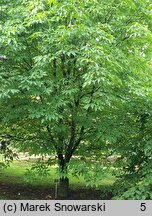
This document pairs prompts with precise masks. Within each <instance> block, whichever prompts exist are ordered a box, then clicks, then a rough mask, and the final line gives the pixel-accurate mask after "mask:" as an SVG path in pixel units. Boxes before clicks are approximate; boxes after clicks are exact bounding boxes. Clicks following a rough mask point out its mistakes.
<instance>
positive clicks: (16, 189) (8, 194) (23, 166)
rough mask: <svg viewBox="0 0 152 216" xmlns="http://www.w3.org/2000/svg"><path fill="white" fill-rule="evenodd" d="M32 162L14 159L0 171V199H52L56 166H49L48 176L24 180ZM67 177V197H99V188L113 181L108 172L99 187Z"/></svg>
mask: <svg viewBox="0 0 152 216" xmlns="http://www.w3.org/2000/svg"><path fill="white" fill-rule="evenodd" d="M33 162H34V159H28V160H18V161H14V162H13V163H12V164H11V166H10V167H8V168H7V169H5V170H1V171H0V199H54V191H55V183H54V181H55V179H57V178H58V174H57V172H56V167H55V166H52V167H50V169H49V175H48V176H45V177H43V178H39V177H34V178H32V179H30V181H26V180H27V179H26V178H25V173H26V172H27V169H29V168H30V167H31V165H32V164H33ZM69 178H70V195H69V199H101V191H100V189H101V190H102V188H103V187H108V186H111V185H112V184H113V183H114V181H115V178H114V177H113V176H112V175H110V174H108V175H107V176H106V177H105V178H104V179H103V180H102V181H101V182H100V187H99V188H96V189H95V188H88V187H86V186H85V181H84V178H83V177H80V178H76V177H73V176H72V175H69ZM105 198H107V197H105Z"/></svg>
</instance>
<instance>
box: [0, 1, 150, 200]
mask: <svg viewBox="0 0 152 216" xmlns="http://www.w3.org/2000/svg"><path fill="white" fill-rule="evenodd" d="M150 7H151V6H150V3H149V1H146V2H145V1H139V0H138V1H133V0H130V1H128V2H127V3H126V1H119V0H118V1H110V2H109V1H108V2H107V1H94V0H91V1H85V2H84V1H79V2H78V1H75V0H72V1H66V2H65V1H62V0H60V1H57V0H43V1H40V0H36V1H32V0H31V1H30V0H19V1H7V4H6V1H1V12H2V16H1V20H0V33H1V39H0V47H1V54H2V56H6V58H7V60H6V61H1V60H0V77H1V79H0V86H1V87H0V107H1V114H0V115H1V116H0V119H1V125H2V126H3V127H9V131H10V132H9V133H10V135H11V136H12V140H13V144H14V145H15V146H16V147H18V148H20V150H23V149H27V148H28V150H29V151H30V152H31V154H32V153H34V154H39V153H41V154H49V155H51V154H53V153H55V154H56V155H57V160H58V164H59V167H60V173H61V178H60V189H61V193H60V195H62V196H66V195H67V188H68V178H67V176H66V173H67V168H68V165H69V162H70V160H71V157H72V156H73V155H74V154H79V155H87V154H90V151H92V152H93V154H94V155H95V156H96V157H99V154H97V153H96V152H97V151H98V152H101V151H102V150H104V151H105V152H107V155H108V154H109V149H111V148H112V152H114V149H115V148H116V144H117V143H118V141H119V140H120V143H121V140H126V141H128V139H125V137H126V133H127V137H130V136H132V133H135V131H136V130H134V129H135V127H136V125H135V124H132V123H133V122H134V121H135V119H136V117H137V116H139V113H136V107H135V104H134V99H135V98H134V97H136V98H137V97H138V98H141V101H142V102H143V100H142V98H143V97H142V94H144V96H146V97H147V95H146V93H147V94H149V90H148V91H146V88H145V87H144V83H145V82H146V81H148V82H149V81H150V80H151V75H150V74H149V68H150V67H149V65H150V64H149V61H150V48H151V47H150V46H151V44H150V42H151V31H150V27H151V26H150V20H149V18H151V12H150ZM147 79H148V80H147ZM143 92H144V93H143ZM128 103H129V105H128ZM142 109H144V105H143V104H142ZM133 110H134V111H133ZM130 112H131V114H130ZM132 113H136V117H134V118H133V119H132ZM141 115H142V114H141ZM139 118H142V116H140V117H139ZM129 121H130V122H129ZM124 123H125V125H122V124H124ZM10 129H11V130H10ZM132 130H133V131H132ZM107 143H111V144H113V145H111V144H110V145H107ZM113 146H115V148H114V147H113ZM124 146H125V148H127V149H128V147H130V146H129V145H126V143H125V145H124ZM65 189H66V190H65Z"/></svg>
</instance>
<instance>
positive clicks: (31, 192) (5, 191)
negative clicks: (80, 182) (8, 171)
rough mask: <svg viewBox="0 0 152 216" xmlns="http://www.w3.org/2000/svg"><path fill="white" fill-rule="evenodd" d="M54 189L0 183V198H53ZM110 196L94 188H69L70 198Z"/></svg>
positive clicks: (96, 198) (93, 198)
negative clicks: (103, 194)
mask: <svg viewBox="0 0 152 216" xmlns="http://www.w3.org/2000/svg"><path fill="white" fill-rule="evenodd" d="M54 191H55V189H54V188H49V187H38V186H27V185H14V184H13V183H12V184H10V183H5V182H1V183H0V199H10V200H36V199H37V200H50V199H55V194H54ZM110 198H111V197H110V196H109V197H102V192H101V191H100V190H95V189H88V188H84V189H82V188H81V189H74V190H72V189H70V191H69V198H68V199H70V200H76V199H78V200H82V199H85V200H87V199H88V200H99V199H110Z"/></svg>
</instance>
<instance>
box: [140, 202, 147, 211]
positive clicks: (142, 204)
mask: <svg viewBox="0 0 152 216" xmlns="http://www.w3.org/2000/svg"><path fill="white" fill-rule="evenodd" d="M140 210H141V211H146V203H141V206H140Z"/></svg>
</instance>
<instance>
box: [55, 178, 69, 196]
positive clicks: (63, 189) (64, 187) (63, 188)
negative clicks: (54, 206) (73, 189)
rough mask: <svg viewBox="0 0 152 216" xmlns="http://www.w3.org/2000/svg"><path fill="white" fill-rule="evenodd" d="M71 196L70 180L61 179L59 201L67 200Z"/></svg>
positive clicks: (58, 191) (58, 190)
mask: <svg viewBox="0 0 152 216" xmlns="http://www.w3.org/2000/svg"><path fill="white" fill-rule="evenodd" d="M68 194H69V178H68V177H61V178H60V179H59V183H58V188H57V199H67V198H68Z"/></svg>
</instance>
